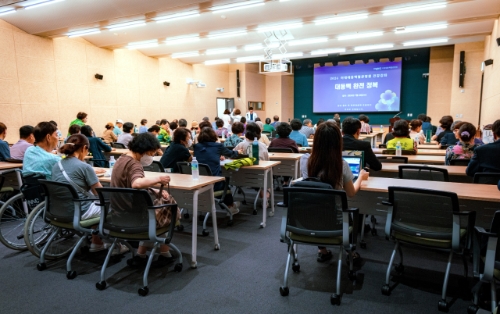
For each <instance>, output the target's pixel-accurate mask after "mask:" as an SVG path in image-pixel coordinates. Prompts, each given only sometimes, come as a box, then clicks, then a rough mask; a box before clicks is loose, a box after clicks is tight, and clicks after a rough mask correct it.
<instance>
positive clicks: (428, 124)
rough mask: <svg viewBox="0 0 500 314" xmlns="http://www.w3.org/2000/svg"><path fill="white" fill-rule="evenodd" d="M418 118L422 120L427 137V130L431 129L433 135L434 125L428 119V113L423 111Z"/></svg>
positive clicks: (423, 131)
mask: <svg viewBox="0 0 500 314" xmlns="http://www.w3.org/2000/svg"><path fill="white" fill-rule="evenodd" d="M417 119H418V120H420V121H422V133H423V134H424V135H425V138H426V139H427V133H428V132H427V131H431V137H432V125H431V123H430V122H428V121H427V115H426V114H425V113H421V114H419V115H418V117H417ZM412 125H413V124H412Z"/></svg>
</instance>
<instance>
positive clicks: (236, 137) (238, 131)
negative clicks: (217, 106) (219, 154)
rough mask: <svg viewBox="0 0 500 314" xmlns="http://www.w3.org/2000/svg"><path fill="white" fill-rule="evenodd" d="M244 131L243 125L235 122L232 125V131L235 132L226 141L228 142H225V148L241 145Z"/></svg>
mask: <svg viewBox="0 0 500 314" xmlns="http://www.w3.org/2000/svg"><path fill="white" fill-rule="evenodd" d="M243 130H244V126H243V123H241V122H233V124H231V131H232V132H233V134H231V136H230V137H228V138H227V139H226V141H225V142H224V146H225V147H235V146H236V145H238V144H239V143H241V142H242V141H243V140H242V139H241V137H240V136H241V135H242V134H243Z"/></svg>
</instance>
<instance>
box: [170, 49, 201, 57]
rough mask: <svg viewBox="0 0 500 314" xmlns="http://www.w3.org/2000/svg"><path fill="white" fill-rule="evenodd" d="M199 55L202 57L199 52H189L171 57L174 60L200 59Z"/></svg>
mask: <svg viewBox="0 0 500 314" xmlns="http://www.w3.org/2000/svg"><path fill="white" fill-rule="evenodd" d="M199 55H200V53H199V52H198V51H189V52H177V53H173V54H172V55H171V56H170V57H171V58H172V59H177V58H189V57H198V56H199Z"/></svg>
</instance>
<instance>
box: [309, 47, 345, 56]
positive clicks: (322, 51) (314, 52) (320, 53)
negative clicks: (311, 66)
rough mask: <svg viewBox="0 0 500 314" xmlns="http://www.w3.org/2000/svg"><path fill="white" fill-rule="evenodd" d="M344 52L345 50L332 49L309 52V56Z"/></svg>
mask: <svg viewBox="0 0 500 314" xmlns="http://www.w3.org/2000/svg"><path fill="white" fill-rule="evenodd" d="M341 52H345V48H332V49H318V50H313V51H311V56H317V55H328V54H331V53H341Z"/></svg>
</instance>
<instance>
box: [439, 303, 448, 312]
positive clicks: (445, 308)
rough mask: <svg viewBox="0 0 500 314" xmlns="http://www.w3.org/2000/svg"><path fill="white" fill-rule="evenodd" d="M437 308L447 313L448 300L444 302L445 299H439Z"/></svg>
mask: <svg viewBox="0 0 500 314" xmlns="http://www.w3.org/2000/svg"><path fill="white" fill-rule="evenodd" d="M438 310H439V311H440V312H445V313H448V310H449V308H448V302H446V300H440V301H439V302H438Z"/></svg>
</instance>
